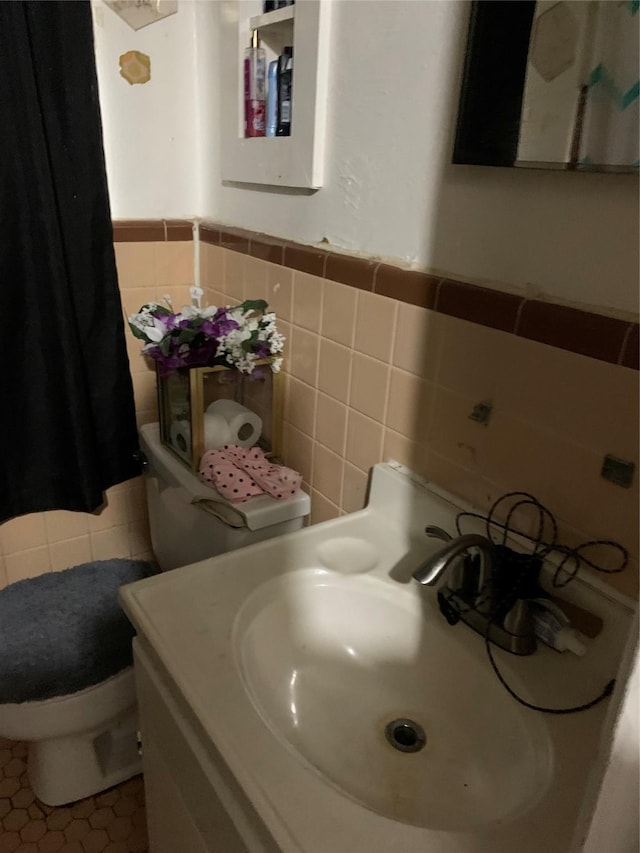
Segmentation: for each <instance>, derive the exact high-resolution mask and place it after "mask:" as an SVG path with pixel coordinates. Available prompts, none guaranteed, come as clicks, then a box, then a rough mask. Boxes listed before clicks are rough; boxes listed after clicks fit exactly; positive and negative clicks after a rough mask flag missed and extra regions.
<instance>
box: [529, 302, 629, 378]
mask: <svg viewBox="0 0 640 853" xmlns="http://www.w3.org/2000/svg"><path fill="white" fill-rule="evenodd" d="M628 327H629V323H626V322H625V321H624V320H616V319H615V318H613V317H605V316H604V315H603V314H592V313H590V312H588V311H580V310H579V309H578V308H569V307H567V306H566V305H556V304H554V303H552V302H538V301H537V300H533V299H532V300H527V301H526V302H525V304H524V306H523V308H522V313H521V315H520V322H519V323H518V330H517V334H518V335H519V336H520V337H523V338H529V340H532V341H539V342H540V343H541V344H549V345H551V346H554V347H557V348H558V349H565V350H569V351H570V352H577V353H580V354H581V355H588V356H591V358H597V359H600V361H608V362H611V363H612V364H617V362H618V358H619V357H620V352H621V348H622V343H623V341H624V337H625V334H626V332H627V329H628Z"/></svg>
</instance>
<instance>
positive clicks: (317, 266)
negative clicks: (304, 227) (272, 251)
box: [283, 241, 327, 276]
mask: <svg viewBox="0 0 640 853" xmlns="http://www.w3.org/2000/svg"><path fill="white" fill-rule="evenodd" d="M326 260H327V252H326V251H325V250H324V249H318V248H316V247H315V246H303V245H301V244H300V243H289V242H286V241H285V243H284V257H283V264H284V266H285V267H290V268H291V269H294V270H299V271H300V272H307V273H309V274H310V275H319V276H324V266H325V263H326Z"/></svg>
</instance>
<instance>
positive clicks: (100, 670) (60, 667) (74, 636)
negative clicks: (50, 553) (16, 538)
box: [0, 559, 157, 703]
mask: <svg viewBox="0 0 640 853" xmlns="http://www.w3.org/2000/svg"><path fill="white" fill-rule="evenodd" d="M156 571H157V569H156V568H155V567H154V566H153V565H152V564H151V563H147V562H144V561H142V560H125V559H113V560H98V561H95V562H91V563H83V564H82V565H80V566H74V567H73V568H70V569H65V570H64V571H61V572H50V573H47V574H44V575H39V576H38V577H34V578H27V579H26V580H21V581H17V582H16V583H13V584H10V585H9V586H7V587H5V588H4V589H1V590H0V703H6V702H12V703H15V702H31V701H36V700H42V699H51V698H53V697H54V696H65V695H67V694H69V693H76V692H77V691H78V690H84V689H85V688H87V687H91V686H92V685H94V684H98V683H99V682H101V681H104V679H105V678H109V677H110V676H112V675H115V674H116V673H117V672H119V671H120V670H121V669H124V668H125V667H126V666H129V665H130V664H131V662H132V653H131V639H132V637H133V635H134V633H135V632H134V629H133V627H132V626H131V624H130V622H129V621H128V619H127V617H126V616H125V614H124V611H123V610H122V609H121V607H120V605H119V603H118V590H119V588H120V587H121V586H122V584H125V583H131V582H133V581H136V580H140V579H141V578H144V577H148V576H149V575H152V574H155V573H156Z"/></svg>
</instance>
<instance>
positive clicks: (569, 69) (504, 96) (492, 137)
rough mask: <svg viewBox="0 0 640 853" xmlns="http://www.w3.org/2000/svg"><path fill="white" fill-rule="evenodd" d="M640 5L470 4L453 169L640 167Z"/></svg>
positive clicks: (551, 0) (513, 0)
mask: <svg viewBox="0 0 640 853" xmlns="http://www.w3.org/2000/svg"><path fill="white" fill-rule="evenodd" d="M639 33H640V3H639V2H638V0H603V2H600V1H599V0H561V2H556V1H555V0H537V2H535V0H502V2H495V0H474V2H473V3H472V4H471V16H470V23H469V32H468V40H467V52H466V57H465V64H464V72H463V80H462V90H461V96H460V105H459V112H458V123H457V128H456V138H455V145H454V153H453V162H454V163H464V164H473V165H485V166H515V167H530V168H548V169H564V170H575V171H595V172H603V171H604V172H636V173H637V171H638V156H639V153H638V114H639V105H640V100H639V90H638V67H639V65H638V63H639V51H638V44H639V40H640V39H639Z"/></svg>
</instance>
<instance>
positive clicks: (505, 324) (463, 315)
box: [436, 278, 524, 332]
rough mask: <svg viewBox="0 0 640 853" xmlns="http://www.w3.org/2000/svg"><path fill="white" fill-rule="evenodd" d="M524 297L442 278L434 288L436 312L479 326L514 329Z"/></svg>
mask: <svg viewBox="0 0 640 853" xmlns="http://www.w3.org/2000/svg"><path fill="white" fill-rule="evenodd" d="M523 302H524V298H523V297H522V296H515V295H514V294H513V293H505V292H504V291H502V290H492V289H491V288H490V287H479V286H478V285H475V284H466V283H465V282H462V281H454V280H453V279H451V278H445V279H444V280H443V281H441V282H440V285H439V287H438V297H437V300H436V311H439V312H440V313H441V314H448V315H449V316H451V317H458V318H459V319H460V320H469V321H470V322H472V323H479V324H480V325H481V326H489V327H490V328H492V329H501V330H502V331H503V332H514V331H515V328H516V320H517V317H518V310H519V308H520V306H521V305H522V303H523Z"/></svg>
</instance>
